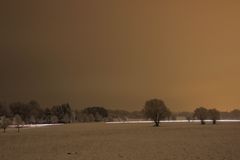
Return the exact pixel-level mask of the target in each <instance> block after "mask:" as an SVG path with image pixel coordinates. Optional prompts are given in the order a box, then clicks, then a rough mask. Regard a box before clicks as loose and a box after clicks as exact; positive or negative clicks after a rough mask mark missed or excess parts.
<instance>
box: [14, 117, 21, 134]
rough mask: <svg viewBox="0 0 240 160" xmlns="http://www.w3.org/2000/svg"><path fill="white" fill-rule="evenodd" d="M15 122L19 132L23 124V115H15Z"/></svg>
mask: <svg viewBox="0 0 240 160" xmlns="http://www.w3.org/2000/svg"><path fill="white" fill-rule="evenodd" d="M13 123H14V124H15V125H16V127H17V129H18V133H19V132H20V128H21V125H22V124H23V121H22V118H21V116H19V115H18V114H17V115H15V116H14V118H13Z"/></svg>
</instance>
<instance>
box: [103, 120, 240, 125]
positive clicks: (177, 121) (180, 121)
mask: <svg viewBox="0 0 240 160" xmlns="http://www.w3.org/2000/svg"><path fill="white" fill-rule="evenodd" d="M190 122H194V123H199V122H200V120H191V121H190ZM205 122H212V120H205ZM217 122H240V120H217ZM106 123H107V124H115V123H116V124H118V123H153V121H141V120H139V121H117V122H106ZM160 123H189V121H188V120H169V121H160Z"/></svg>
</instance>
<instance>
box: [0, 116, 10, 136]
mask: <svg viewBox="0 0 240 160" xmlns="http://www.w3.org/2000/svg"><path fill="white" fill-rule="evenodd" d="M10 124H11V121H10V119H8V118H6V117H5V116H3V117H2V120H1V123H0V127H1V128H2V129H3V132H4V133H5V132H6V129H7V127H8V126H9V125H10Z"/></svg>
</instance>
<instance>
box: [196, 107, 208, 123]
mask: <svg viewBox="0 0 240 160" xmlns="http://www.w3.org/2000/svg"><path fill="white" fill-rule="evenodd" d="M194 117H197V119H199V120H201V124H205V121H204V120H206V119H207V117H208V110H207V109H206V108H204V107H199V108H197V109H195V111H194Z"/></svg>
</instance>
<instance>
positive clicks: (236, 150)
mask: <svg viewBox="0 0 240 160" xmlns="http://www.w3.org/2000/svg"><path fill="white" fill-rule="evenodd" d="M55 159H56V160H65V159H66V160H71V159H72V160H115V159H119V160H120V159H121V160H150V159H152V160H239V159H240V123H221V124H217V125H215V126H214V125H210V124H208V125H205V126H201V125H199V124H195V123H194V124H187V123H177V124H174V123H173V124H163V125H162V126H161V127H159V128H156V127H152V126H151V124H104V123H89V124H70V125H63V126H51V127H43V128H28V129H22V130H21V133H17V132H16V130H15V129H9V130H7V133H5V134H4V133H2V132H1V133H0V160H55Z"/></svg>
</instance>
